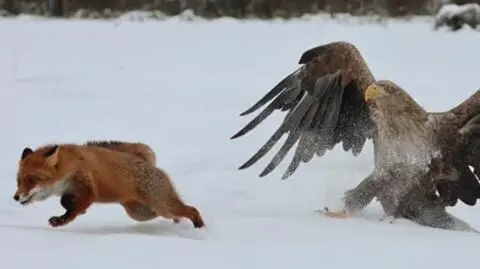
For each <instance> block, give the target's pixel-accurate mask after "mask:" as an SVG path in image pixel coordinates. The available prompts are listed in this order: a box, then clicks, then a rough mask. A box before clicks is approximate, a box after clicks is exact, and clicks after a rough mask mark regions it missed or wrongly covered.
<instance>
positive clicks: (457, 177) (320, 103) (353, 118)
mask: <svg viewBox="0 0 480 269" xmlns="http://www.w3.org/2000/svg"><path fill="white" fill-rule="evenodd" d="M299 64H300V65H301V66H300V67H299V68H298V69H297V70H295V71H294V72H293V73H291V74H290V75H289V76H287V77H286V78H285V79H283V80H282V81H281V82H280V83H278V84H277V85H276V86H275V87H274V88H273V89H272V90H271V91H270V92H268V93H267V94H266V95H265V96H264V97H263V98H262V99H260V100H259V101H258V102H257V103H255V104H254V105H253V106H252V107H250V108H249V109H247V110H246V111H245V112H243V113H242V114H241V115H242V116H244V115H247V114H250V113H252V112H254V111H256V110H257V109H259V108H260V107H261V106H263V105H265V104H267V103H268V102H270V101H271V102H270V103H269V104H268V105H267V107H266V108H265V109H264V110H263V111H262V112H260V113H259V115H257V116H256V117H255V118H254V119H253V120H252V121H251V122H250V123H248V124H247V125H246V126H245V127H244V128H242V129H241V130H240V131H239V132H238V133H237V134H235V135H234V136H233V137H232V139H233V138H238V137H240V136H243V135H245V134H246V133H248V132H249V131H251V130H252V129H254V128H255V127H256V126H257V125H258V124H260V123H261V122H262V121H263V120H264V119H266V118H267V117H268V116H269V115H270V114H271V113H272V112H273V111H275V110H280V111H287V112H288V113H287V115H286V116H285V119H284V120H283V122H282V124H281V125H280V127H279V128H278V129H277V130H276V132H275V133H274V134H273V136H272V137H271V138H270V139H269V140H268V141H267V142H266V143H265V144H264V145H263V146H262V147H261V148H260V150H258V151H257V152H256V153H255V154H254V155H253V156H252V157H251V158H250V159H249V160H248V161H246V162H245V163H244V164H243V165H242V166H240V169H245V168H248V167H250V166H251V165H253V164H254V163H255V162H257V161H258V160H259V159H260V158H262V157H263V156H264V155H265V154H266V153H267V152H268V151H269V150H271V149H272V148H273V146H274V145H275V144H276V143H277V142H278V140H280V138H281V137H282V135H283V134H285V133H288V137H287V139H286V141H285V143H284V144H283V146H282V147H281V149H280V150H279V151H278V153H277V154H276V155H275V157H274V158H273V160H272V161H271V162H270V163H269V164H268V165H267V167H266V168H265V169H264V170H263V171H262V173H261V174H260V176H261V177H263V176H266V175H267V174H269V173H270V172H272V171H273V170H274V169H275V168H276V167H277V166H278V164H279V163H280V162H281V161H282V160H283V159H284V157H285V156H286V155H287V153H288V152H289V150H290V149H291V148H293V146H294V144H296V143H297V142H298V145H297V147H296V149H295V153H294V155H293V159H292V161H291V162H290V165H289V167H288V169H287V171H286V172H285V173H284V175H283V176H282V179H286V178H288V177H289V176H290V175H292V174H293V173H294V172H295V170H296V169H297V168H298V166H299V164H300V163H301V162H309V161H310V160H311V159H312V158H313V156H314V155H315V154H316V155H317V156H319V157H321V156H323V155H324V154H325V153H326V151H327V150H331V149H333V147H334V146H335V145H337V144H339V143H342V145H343V149H344V150H345V151H351V152H352V153H353V154H354V155H355V156H357V155H358V154H359V153H360V152H361V151H362V149H363V146H364V144H365V142H366V140H367V139H371V140H372V142H373V146H374V160H375V171H373V172H372V174H371V175H370V176H369V177H367V179H365V181H369V180H370V181H375V182H383V183H384V184H385V186H386V185H387V182H386V181H387V178H388V180H391V179H392V176H389V177H384V176H378V175H380V174H382V173H378V171H379V170H388V169H389V168H388V167H395V169H396V170H398V167H402V166H403V168H404V169H403V171H404V173H403V174H401V175H400V174H399V173H393V174H395V177H393V178H394V180H397V181H401V182H403V184H394V185H392V186H394V187H393V188H373V187H372V186H373V185H376V186H378V184H377V183H375V184H369V183H368V182H362V183H365V184H362V183H361V184H360V185H359V186H358V187H360V186H361V188H360V189H358V192H356V190H355V189H353V190H351V191H349V192H347V197H346V200H348V201H349V203H346V208H345V210H346V213H353V212H354V211H358V210H360V209H361V208H363V207H364V206H366V204H368V203H369V201H371V199H373V198H374V197H375V196H377V198H379V197H386V196H388V197H393V198H392V199H391V201H392V202H393V203H395V205H394V207H395V206H397V207H398V206H400V204H399V203H397V202H398V201H399V200H400V198H401V197H400V196H401V195H402V194H401V193H405V192H404V190H400V189H399V186H400V185H401V186H403V187H402V188H406V189H407V192H408V190H409V189H413V188H417V189H418V188H420V189H422V190H425V191H423V192H422V193H424V196H425V197H424V198H426V199H427V200H429V201H439V204H440V206H445V205H454V204H455V203H456V201H457V200H458V199H460V200H461V201H463V202H464V203H466V204H468V205H474V204H475V203H476V200H477V199H478V198H480V184H479V182H478V180H477V179H476V178H475V175H479V174H478V173H479V171H480V170H478V169H477V170H476V171H471V170H470V169H469V167H468V166H469V165H471V166H473V167H478V166H479V161H477V159H478V158H475V157H476V156H477V155H478V154H479V153H478V150H477V148H478V145H480V141H479V140H478V139H477V134H480V116H478V117H475V116H477V115H479V114H480V100H479V99H480V92H478V91H477V93H475V94H474V95H473V96H471V97H470V98H469V99H468V100H466V101H465V102H463V103H462V104H460V105H458V106H457V107H455V108H453V109H452V110H450V111H446V112H441V113H431V112H427V111H425V110H424V109H423V108H422V107H421V106H420V105H419V104H417V103H416V102H415V100H414V99H413V98H412V97H411V96H410V95H409V94H408V93H407V92H406V91H405V90H403V89H402V88H401V87H400V86H398V85H396V84H395V83H394V82H391V81H387V80H376V79H375V77H374V75H373V74H372V72H371V71H370V69H369V68H368V66H367V64H366V62H365V60H364V59H363V57H362V56H361V54H360V52H359V51H358V49H357V48H356V47H355V46H354V45H353V44H351V43H348V42H333V43H328V44H324V45H321V46H318V47H315V48H312V49H310V50H308V51H306V52H304V53H303V55H302V56H301V58H300V61H299ZM469 120H471V121H470V122H469ZM479 157H480V156H479ZM478 168H479V169H480V167H478ZM408 171H414V172H412V173H413V174H412V173H410V172H408ZM383 174H384V173H383ZM390 174H392V173H390ZM388 184H389V183H388ZM358 187H357V188H358ZM437 191H438V194H437V193H436V192H437ZM385 192H389V193H388V194H386V193H385ZM348 193H351V194H352V195H353V196H350V197H349V196H348ZM379 199H380V198H379ZM410 202H411V203H414V202H415V201H413V200H412V201H410ZM347 204H349V205H350V208H349V206H347ZM354 204H357V205H354ZM358 204H360V205H361V206H358ZM354 208H355V209H354ZM400 211H401V210H400ZM344 213H345V212H344ZM344 213H341V214H340V215H342V214H343V215H344ZM335 214H337V213H334V214H330V215H332V216H333V215H335Z"/></svg>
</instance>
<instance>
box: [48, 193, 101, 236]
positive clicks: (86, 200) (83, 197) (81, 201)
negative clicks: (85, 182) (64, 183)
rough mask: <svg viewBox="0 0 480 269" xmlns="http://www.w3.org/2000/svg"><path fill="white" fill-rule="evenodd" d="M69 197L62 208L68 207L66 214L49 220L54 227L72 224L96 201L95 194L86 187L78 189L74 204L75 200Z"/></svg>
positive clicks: (65, 199)
mask: <svg viewBox="0 0 480 269" xmlns="http://www.w3.org/2000/svg"><path fill="white" fill-rule="evenodd" d="M68 197H69V196H67V197H66V198H64V199H63V202H64V204H62V206H64V207H65V206H66V207H65V209H66V210H67V212H65V213H64V214H63V215H61V216H53V217H51V218H50V219H49V220H48V222H49V223H50V225H51V226H52V227H58V226H63V225H66V224H68V223H70V222H71V221H73V220H74V219H75V218H76V217H77V216H78V215H80V214H83V213H84V212H85V211H86V210H87V208H89V207H90V206H91V205H92V203H93V201H94V195H93V192H92V191H91V190H90V189H89V188H86V187H82V188H78V189H77V192H76V193H75V195H74V197H75V200H74V202H72V201H73V200H69V198H68ZM62 198H63V197H62ZM70 198H71V196H70ZM61 202H62V201H61ZM69 202H70V203H69Z"/></svg>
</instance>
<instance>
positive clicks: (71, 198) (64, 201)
mask: <svg viewBox="0 0 480 269" xmlns="http://www.w3.org/2000/svg"><path fill="white" fill-rule="evenodd" d="M76 199H77V197H75V195H73V194H71V193H68V194H64V195H62V197H61V198H60V205H62V207H63V208H64V209H65V210H66V211H67V212H68V211H72V210H73V208H74V207H75V201H76ZM80 214H85V211H84V212H81V213H80Z"/></svg>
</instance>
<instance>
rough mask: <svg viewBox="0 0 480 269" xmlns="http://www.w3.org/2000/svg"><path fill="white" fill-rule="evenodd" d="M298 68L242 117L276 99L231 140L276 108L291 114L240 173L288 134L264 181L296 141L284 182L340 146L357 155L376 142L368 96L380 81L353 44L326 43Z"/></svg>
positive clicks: (304, 56) (307, 54) (303, 58)
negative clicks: (371, 140) (369, 89)
mask: <svg viewBox="0 0 480 269" xmlns="http://www.w3.org/2000/svg"><path fill="white" fill-rule="evenodd" d="M299 64H300V65H301V66H300V67H299V68H298V69H297V70H295V71H294V72H293V73H291V74H290V75H288V76H287V77H286V78H284V79H283V80H282V81H280V82H279V83H278V84H277V85H276V86H275V87H274V88H273V89H272V90H270V91H269V92H268V93H267V94H266V95H265V96H263V98H261V99H260V100H259V101H258V102H256V103H255V104H254V105H253V106H251V107H250V108H249V109H247V110H246V111H245V112H243V113H242V114H241V116H244V115H247V114H250V113H252V112H254V111H256V110H257V109H259V108H260V107H262V106H263V105H265V104H266V103H268V102H270V101H271V102H270V103H269V104H268V105H267V107H266V108H265V109H264V110H263V111H261V112H260V113H259V114H258V115H257V116H256V117H255V118H254V119H253V120H252V121H250V122H249V123H248V124H247V125H246V126H245V127H244V128H242V129H241V130H240V131H238V133H236V134H235V135H234V136H232V139H235V138H238V137H240V136H243V135H245V134H246V133H248V132H249V131H251V130H252V129H254V128H255V127H256V126H257V125H259V124H260V123H261V122H262V121H263V120H265V119H266V118H267V117H268V116H269V115H270V114H271V113H272V112H274V111H275V110H280V111H287V114H286V115H285V118H284V120H283V122H282V123H281V125H280V126H279V127H278V129H277V130H276V131H275V133H274V134H273V135H272V136H271V137H270V139H269V140H268V141H267V142H266V143H265V144H264V145H263V146H262V147H261V148H260V149H259V150H258V151H257V152H256V153H255V154H254V155H253V156H252V157H251V158H250V159H249V160H248V161H246V162H245V163H244V164H243V165H241V166H240V167H239V169H245V168H248V167H250V166H251V165H253V164H254V163H256V162H257V161H258V160H259V159H260V158H262V157H263V156H264V155H265V154H267V153H268V152H269V151H270V150H271V149H272V148H273V146H274V145H275V144H276V143H277V142H278V141H279V140H280V138H281V137H282V136H283V134H285V133H288V137H287V139H286V141H285V143H284V144H283V146H282V147H281V148H280V150H279V151H278V152H277V154H276V155H275V156H274V157H273V159H272V160H271V162H270V163H269V164H268V165H267V167H266V168H265V169H264V170H263V171H262V173H261V174H260V177H263V176H266V175H267V174H269V173H270V172H272V171H273V170H274V169H275V168H276V167H277V166H278V164H279V163H280V162H281V161H282V160H283V159H284V158H285V156H286V155H287V153H288V152H289V150H290V149H291V148H292V147H293V146H294V144H295V143H297V142H298V145H297V147H296V150H295V153H294V156H293V159H292V161H291V162H290V165H289V167H288V169H287V171H286V172H285V173H284V175H283V176H282V179H286V178H288V177H289V176H290V175H292V174H293V173H294V172H295V171H296V169H297V168H298V166H299V164H300V162H305V163H306V162H309V161H310V160H311V159H312V158H313V156H314V155H315V154H316V155H317V156H319V157H321V156H323V155H324V154H325V152H326V151H327V150H331V149H332V148H333V147H334V146H335V145H336V144H338V143H340V142H342V143H343V149H344V150H345V151H350V150H351V152H352V153H353V154H354V155H355V156H357V155H358V154H359V153H360V152H361V150H362V149H363V146H364V144H365V141H366V140H367V139H368V138H371V135H372V133H373V128H374V124H373V121H372V120H371V119H370V114H369V111H368V107H367V104H366V103H365V101H364V92H365V90H366V88H367V86H368V85H370V84H371V83H373V82H374V81H375V78H374V76H373V75H372V73H371V72H370V70H369V68H368V66H367V64H366V63H365V61H364V59H363V58H362V56H361V55H360V53H359V51H358V50H357V48H356V47H355V46H354V45H353V44H351V43H348V42H333V43H328V44H324V45H321V46H318V47H315V48H312V49H309V50H307V51H305V52H304V53H303V54H302V56H301V58H300V60H299ZM272 100H273V101H272Z"/></svg>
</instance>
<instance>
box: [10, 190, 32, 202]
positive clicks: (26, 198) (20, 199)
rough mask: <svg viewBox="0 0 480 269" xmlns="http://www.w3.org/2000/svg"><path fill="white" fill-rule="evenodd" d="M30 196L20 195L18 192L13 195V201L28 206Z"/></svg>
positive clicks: (27, 194)
mask: <svg viewBox="0 0 480 269" xmlns="http://www.w3.org/2000/svg"><path fill="white" fill-rule="evenodd" d="M31 196H32V195H29V193H26V194H24V193H21V192H19V191H16V192H15V194H14V195H13V200H15V201H17V202H19V203H20V204H22V205H25V204H28V203H29V202H30V197H31Z"/></svg>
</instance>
